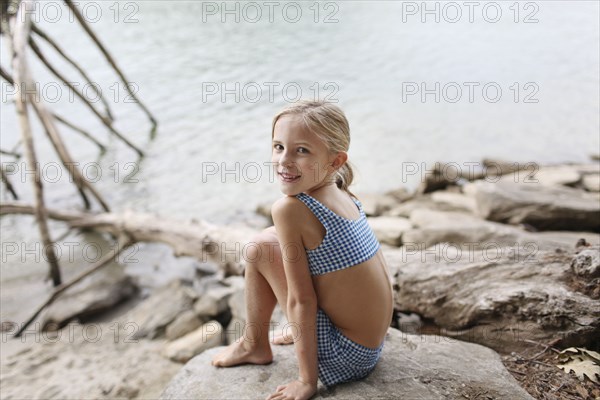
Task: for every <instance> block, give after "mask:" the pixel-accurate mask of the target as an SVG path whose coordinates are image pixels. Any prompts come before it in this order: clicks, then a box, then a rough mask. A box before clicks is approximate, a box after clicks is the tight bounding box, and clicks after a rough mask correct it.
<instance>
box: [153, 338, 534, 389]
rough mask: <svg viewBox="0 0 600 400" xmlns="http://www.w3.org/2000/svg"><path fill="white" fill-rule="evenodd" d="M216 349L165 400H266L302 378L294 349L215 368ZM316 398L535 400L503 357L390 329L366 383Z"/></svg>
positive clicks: (188, 369)
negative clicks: (265, 361)
mask: <svg viewBox="0 0 600 400" xmlns="http://www.w3.org/2000/svg"><path fill="white" fill-rule="evenodd" d="M221 350H222V347H217V348H213V349H210V350H208V351H205V352H204V353H202V354H200V355H198V356H196V357H194V358H193V359H191V360H190V361H189V362H188V363H187V364H186V365H185V366H184V367H183V368H182V369H181V370H180V371H179V373H178V374H177V375H175V377H174V378H173V379H172V380H171V382H169V384H168V385H167V386H166V388H165V390H164V391H163V393H162V394H161V396H160V399H163V400H168V399H177V400H182V399H207V398H210V399H259V398H260V399H264V398H266V397H267V396H268V395H269V394H270V393H272V392H273V391H274V390H275V389H276V387H277V386H278V385H281V384H284V383H287V382H289V381H291V380H293V379H295V378H296V377H297V374H298V364H297V361H296V357H295V352H294V347H293V346H274V347H273V356H274V359H273V363H271V364H270V365H260V366H259V365H241V366H237V367H234V368H216V367H213V366H212V365H211V364H210V361H211V359H212V357H213V355H214V354H215V353H217V352H219V351H221ZM312 398H313V399H322V398H331V399H369V400H370V399H428V400H429V399H432V400H434V399H440V400H441V399H463V400H464V399H465V398H484V399H498V400H500V399H512V400H519V399H524V400H525V399H528V400H529V399H533V398H532V397H531V396H530V395H529V394H528V393H527V392H526V391H525V390H524V389H523V388H521V387H520V386H519V385H518V383H517V381H516V380H515V379H514V378H513V377H512V376H511V375H510V373H509V372H508V371H507V370H506V368H504V365H503V364H502V362H501V359H500V357H499V355H498V354H497V353H496V352H494V351H493V350H491V349H489V348H486V347H484V346H480V345H477V344H472V343H466V342H461V341H458V340H454V339H449V338H443V337H439V336H432V335H412V334H407V333H403V332H400V331H399V330H396V329H393V328H390V329H389V330H388V334H387V337H386V343H385V345H384V350H383V354H382V356H381V360H380V361H379V363H378V364H377V366H376V367H375V370H374V371H373V372H372V373H371V374H370V375H369V376H368V377H367V378H365V379H363V380H361V381H357V382H351V383H345V384H340V385H337V386H334V387H332V388H330V389H327V388H325V387H324V386H323V385H322V384H320V383H319V389H318V392H317V394H316V395H315V396H313V397H312Z"/></svg>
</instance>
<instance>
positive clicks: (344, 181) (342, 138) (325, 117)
mask: <svg viewBox="0 0 600 400" xmlns="http://www.w3.org/2000/svg"><path fill="white" fill-rule="evenodd" d="M284 115H296V116H299V117H300V118H301V120H302V122H303V123H304V125H305V126H306V128H308V130H309V131H310V132H312V133H314V134H315V135H316V136H317V137H318V138H320V139H321V140H322V141H323V142H324V143H325V144H326V145H327V149H328V150H329V152H330V153H331V154H335V153H337V152H340V151H344V152H347V151H348V149H349V148H350V124H348V120H347V119H346V116H345V115H344V112H343V111H342V109H341V108H339V107H338V106H336V105H335V104H333V103H329V102H325V101H311V100H300V101H298V102H297V103H293V104H292V105H290V106H288V107H286V108H285V109H283V110H282V111H280V112H279V113H278V114H277V115H276V116H275V117H274V118H273V126H272V128H271V138H273V137H274V135H275V124H276V123H277V121H279V119H280V118H281V117H283V116H284ZM353 179H354V172H353V170H352V166H351V165H350V161H349V160H346V162H345V163H344V164H343V165H342V166H341V167H340V168H339V169H338V170H336V178H335V183H336V185H337V187H338V188H340V189H342V190H344V191H346V192H347V193H348V194H350V195H351V196H353V197H355V198H358V197H356V195H355V194H354V193H352V192H351V191H350V190H349V189H348V187H349V186H350V185H351V184H352V180H353Z"/></svg>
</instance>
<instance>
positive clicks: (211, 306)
mask: <svg viewBox="0 0 600 400" xmlns="http://www.w3.org/2000/svg"><path fill="white" fill-rule="evenodd" d="M236 290H237V289H236V288H235V287H231V286H225V285H222V284H219V283H217V284H215V285H214V286H212V287H210V288H209V289H208V290H207V291H206V292H205V293H203V294H202V295H201V296H200V298H199V299H198V301H196V303H195V304H194V311H195V312H196V314H197V315H200V316H208V317H214V316H216V315H218V314H220V313H222V312H223V311H225V310H226V309H227V302H228V301H229V297H230V296H231V295H232V294H233V293H235V292H236Z"/></svg>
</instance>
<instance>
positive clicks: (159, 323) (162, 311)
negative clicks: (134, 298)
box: [121, 279, 197, 339]
mask: <svg viewBox="0 0 600 400" xmlns="http://www.w3.org/2000/svg"><path fill="white" fill-rule="evenodd" d="M196 297H197V294H196V292H195V291H194V290H193V289H192V288H190V287H189V286H186V285H185V284H184V283H183V282H182V281H181V280H180V279H175V280H173V281H171V282H170V283H169V284H167V285H164V286H162V287H160V288H158V289H157V290H156V291H155V292H154V293H152V294H151V295H150V296H149V297H148V298H147V299H145V300H144V301H142V302H141V303H140V304H138V305H137V306H136V307H135V308H134V309H132V310H130V311H129V312H127V313H126V314H125V315H124V316H122V317H121V321H123V323H134V324H136V326H137V330H136V332H135V333H134V334H133V337H134V338H136V339H137V338H142V337H147V338H149V339H155V338H158V337H161V336H163V335H164V334H165V330H166V328H167V326H168V325H169V324H170V323H171V322H173V321H174V320H175V319H176V318H177V317H178V316H180V315H181V314H182V313H184V312H185V311H188V310H192V306H193V303H194V301H195V300H196Z"/></svg>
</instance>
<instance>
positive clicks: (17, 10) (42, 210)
mask: <svg viewBox="0 0 600 400" xmlns="http://www.w3.org/2000/svg"><path fill="white" fill-rule="evenodd" d="M65 4H66V5H67V7H68V8H70V9H71V11H72V12H73V13H74V15H75V16H76V18H77V19H78V21H79V23H80V24H81V26H82V27H83V29H84V30H85V31H86V33H87V34H88V35H89V36H90V37H91V39H92V40H93V42H94V43H95V44H96V45H97V46H98V47H99V49H100V50H101V52H102V54H103V55H104V56H105V57H106V59H107V60H108V62H109V64H110V65H111V67H112V68H113V69H114V71H115V72H116V73H117V75H118V76H119V77H120V79H121V80H122V81H123V83H124V84H125V87H126V89H127V91H128V92H129V94H130V95H131V96H132V98H134V99H135V101H136V102H137V103H138V105H139V106H140V107H141V108H142V110H143V111H144V112H145V113H146V114H147V115H148V117H149V118H150V121H151V123H152V130H151V135H150V136H151V137H154V133H155V131H156V125H157V124H156V120H155V119H154V118H153V117H152V115H151V113H150V112H149V111H148V109H147V108H146V107H145V106H144V105H143V104H142V103H141V101H140V100H139V99H138V98H137V97H136V96H135V94H134V93H132V92H131V88H130V87H129V86H128V85H127V82H126V79H125V75H124V74H123V72H122V71H121V70H120V69H119V68H118V67H117V65H116V62H115V60H114V59H113V58H112V57H111V55H110V54H109V52H108V50H107V49H106V48H105V47H104V46H103V45H102V44H101V42H100V40H99V39H98V38H97V37H96V35H95V34H94V33H93V32H92V30H91V29H90V27H89V26H88V25H87V23H86V21H85V20H84V19H83V17H82V16H81V13H80V12H79V10H78V9H77V8H76V6H75V4H74V3H73V2H71V1H68V0H65ZM36 5H37V4H36V1H34V0H5V1H2V2H1V7H2V13H1V14H0V17H1V18H0V34H2V36H3V38H4V40H5V41H6V43H7V48H8V49H10V50H11V52H10V56H11V64H12V65H11V66H12V76H11V73H9V72H8V71H7V70H5V69H4V68H3V67H2V66H1V65H0V76H1V77H2V78H3V79H4V80H6V81H7V82H8V83H9V84H11V85H12V86H14V88H15V93H16V95H15V100H14V102H15V106H16V110H17V117H18V121H19V124H20V127H21V129H20V130H21V141H20V142H19V143H18V144H17V146H16V147H15V150H14V151H12V152H8V151H4V150H3V151H2V154H8V155H13V156H14V155H17V153H16V149H17V147H18V146H19V144H22V145H23V147H24V148H25V156H26V157H25V159H26V162H27V164H28V169H30V170H31V171H33V186H34V195H35V207H33V208H32V209H31V211H32V212H31V213H32V214H34V215H35V217H36V222H37V224H38V226H39V229H40V236H41V240H42V242H43V245H44V252H45V253H46V257H45V259H46V260H48V263H49V265H50V273H49V274H50V276H51V277H52V281H53V283H54V286H55V287H56V286H59V285H61V276H60V269H59V266H58V259H57V257H56V254H55V249H54V247H53V246H52V240H51V237H50V231H49V229H48V224H47V218H48V211H47V209H46V207H45V205H44V188H43V185H42V179H41V174H40V170H39V164H38V157H37V155H36V153H35V147H34V135H33V132H32V129H31V126H32V125H31V121H30V118H29V117H30V116H29V113H28V107H29V106H31V107H33V110H34V111H35V113H36V114H37V117H38V118H39V120H40V122H41V123H42V126H43V128H44V131H45V133H46V135H47V136H48V138H49V139H50V142H51V144H52V145H53V147H54V150H55V151H56V153H57V155H58V156H59V159H60V160H61V162H62V164H63V166H65V167H66V169H67V171H68V172H69V174H71V176H72V178H73V182H74V184H75V186H76V188H77V191H78V192H79V194H80V196H81V198H82V200H83V203H84V205H85V208H86V210H89V209H91V203H90V199H89V198H88V193H89V194H91V196H92V197H93V198H95V199H96V201H97V202H98V203H99V204H100V206H101V207H102V209H103V210H104V211H106V212H109V211H110V207H109V205H108V203H107V202H106V201H105V200H104V199H103V197H102V196H101V195H100V193H98V191H96V190H95V189H94V187H93V186H92V184H91V182H89V181H88V180H87V179H86V178H85V177H84V176H83V175H82V173H81V172H80V171H78V170H77V169H76V168H69V167H70V166H72V165H76V163H74V162H73V157H71V155H70V153H69V151H68V150H67V146H66V145H65V142H64V141H63V139H62V137H61V136H60V132H59V130H58V127H57V125H56V122H57V121H58V122H60V123H62V124H63V125H66V126H67V127H69V128H70V129H73V130H75V131H76V132H78V133H80V134H82V135H83V136H84V137H86V138H87V139H89V140H91V141H93V142H94V143H95V144H96V145H97V146H98V147H99V148H100V151H101V152H102V153H105V150H106V148H105V147H104V146H103V145H102V144H101V143H100V142H98V141H97V140H96V139H95V138H94V137H93V136H92V135H91V134H89V133H88V132H86V131H85V130H84V129H81V128H80V127H78V126H76V125H75V124H73V123H71V122H69V121H68V120H67V119H65V118H63V117H61V116H60V115H57V114H55V113H53V112H52V111H50V110H49V109H48V108H47V107H46V106H45V104H44V101H43V99H41V97H40V96H38V95H37V93H35V91H33V92H32V91H31V90H25V88H31V87H35V85H34V84H33V83H34V82H35V81H34V79H33V77H32V76H31V74H30V70H29V68H28V66H27V60H26V53H27V48H30V49H31V50H32V51H33V54H34V56H36V57H37V59H38V60H39V61H41V62H42V63H43V64H44V65H45V66H46V68H48V70H49V71H50V72H51V73H53V74H54V76H56V77H57V78H58V79H59V80H61V81H62V82H63V83H65V84H66V85H67V86H69V87H70V88H71V90H73V92H74V93H75V94H76V95H77V97H78V98H79V99H80V100H81V101H82V102H83V103H84V104H85V105H87V106H88V108H89V109H90V110H91V111H92V113H93V114H94V115H95V116H96V117H97V118H98V119H100V121H101V122H102V123H103V124H104V126H106V127H107V128H108V130H109V131H110V133H111V134H114V135H115V136H117V137H118V138H119V139H121V140H122V141H123V142H124V143H126V144H127V145H128V146H129V147H130V148H132V149H133V150H135V151H136V152H137V153H138V154H139V155H140V156H143V155H144V153H143V152H142V150H141V149H140V148H138V147H137V146H135V145H134V144H133V143H131V142H130V141H129V140H128V139H127V138H126V137H125V136H123V135H121V134H120V133H119V132H118V131H117V130H116V129H115V128H114V127H113V126H112V123H113V120H114V118H113V115H112V113H111V111H110V107H109V104H108V102H107V101H106V99H105V98H104V97H102V96H101V94H100V93H99V91H98V90H97V89H98V88H97V87H96V85H94V84H91V82H92V81H91V79H90V77H89V76H88V75H87V74H86V73H85V71H84V70H83V68H81V67H80V66H79V64H78V63H77V62H76V61H75V60H74V59H72V58H71V57H69V56H68V55H67V53H66V52H65V51H64V50H63V49H62V48H61V47H60V46H59V45H58V44H57V43H56V42H55V41H54V40H52V39H51V38H50V36H49V35H48V34H46V33H45V32H44V31H43V30H41V29H40V28H38V27H37V26H35V25H34V24H33V23H32V21H31V13H30V12H28V11H27V10H32V9H35V6H36ZM32 33H33V34H35V35H36V36H37V37H39V38H41V39H43V40H44V41H45V42H46V43H48V44H49V45H50V46H52V47H53V48H54V50H56V52H57V53H58V54H59V55H60V56H61V57H62V58H63V59H64V60H66V61H67V62H68V63H70V64H71V65H72V66H73V67H75V68H76V69H77V71H79V73H80V74H81V75H82V76H83V78H84V79H85V80H86V81H87V82H88V83H90V84H91V86H92V87H93V89H94V90H95V91H96V93H97V94H98V95H99V96H100V98H101V100H102V102H103V104H104V108H105V112H106V115H103V114H102V113H100V112H99V111H98V110H97V109H96V107H94V106H93V105H92V104H91V103H90V102H89V101H88V100H87V99H86V98H85V97H84V96H83V95H81V93H80V92H79V91H77V90H76V89H75V87H73V85H71V84H70V83H69V82H70V80H69V79H67V77H66V76H64V75H63V74H62V73H61V72H60V71H59V70H58V69H57V68H55V67H54V66H53V65H52V63H51V62H50V61H49V60H48V59H47V58H46V57H45V56H44V54H43V52H42V50H41V48H40V47H39V46H38V45H37V43H36V41H35V40H34V38H33V36H32ZM17 158H18V157H17ZM0 170H1V173H2V174H1V178H2V182H3V183H4V184H5V185H6V187H7V189H8V191H9V192H10V193H11V195H12V197H13V198H14V199H18V196H17V192H16V190H15V188H14V186H13V185H12V183H11V182H10V180H9V177H8V174H7V171H5V169H4V168H0ZM123 234H125V233H123V232H119V233H118V234H117V235H115V236H117V237H119V238H120V237H122V235H123ZM128 240H129V239H128ZM127 243H129V242H127ZM95 270H96V269H92V272H93V271H95Z"/></svg>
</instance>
